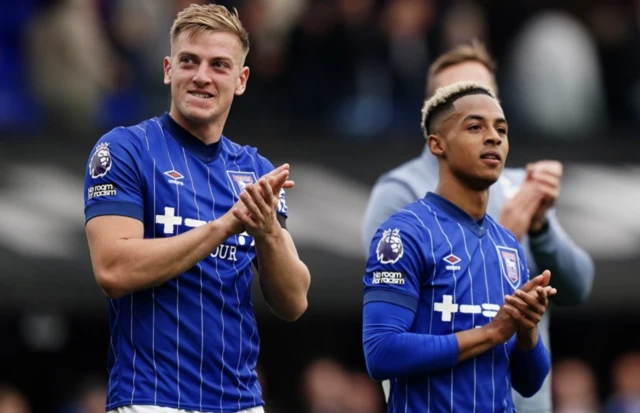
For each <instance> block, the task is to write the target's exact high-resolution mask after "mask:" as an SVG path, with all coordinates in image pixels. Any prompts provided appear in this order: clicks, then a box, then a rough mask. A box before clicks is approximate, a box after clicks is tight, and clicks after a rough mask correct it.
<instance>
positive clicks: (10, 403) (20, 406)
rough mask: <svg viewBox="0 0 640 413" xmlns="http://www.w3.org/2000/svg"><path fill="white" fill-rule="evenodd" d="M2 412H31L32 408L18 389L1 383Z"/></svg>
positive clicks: (0, 400) (0, 412) (0, 411)
mask: <svg viewBox="0 0 640 413" xmlns="http://www.w3.org/2000/svg"><path fill="white" fill-rule="evenodd" d="M0 413H31V408H30V407H29V402H27V399H26V398H25V397H24V395H23V394H22V393H21V392H20V391H19V390H18V389H16V388H15V387H12V386H10V385H6V384H0Z"/></svg>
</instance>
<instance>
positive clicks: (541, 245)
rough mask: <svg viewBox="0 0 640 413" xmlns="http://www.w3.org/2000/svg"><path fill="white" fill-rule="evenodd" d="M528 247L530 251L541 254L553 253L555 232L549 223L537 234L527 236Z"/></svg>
mask: <svg viewBox="0 0 640 413" xmlns="http://www.w3.org/2000/svg"><path fill="white" fill-rule="evenodd" d="M529 245H530V246H531V250H532V251H533V252H535V251H542V252H553V251H554V250H555V249H556V248H555V231H554V230H553V227H552V224H551V222H549V223H548V224H547V228H546V229H544V230H543V231H541V232H540V233H538V234H534V235H531V234H529Z"/></svg>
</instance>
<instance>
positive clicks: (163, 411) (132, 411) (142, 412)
mask: <svg viewBox="0 0 640 413" xmlns="http://www.w3.org/2000/svg"><path fill="white" fill-rule="evenodd" d="M107 413H205V412H197V411H195V410H182V409H173V408H171V407H160V406H143V405H135V406H122V407H118V408H117V409H114V410H110V411H108V412H107ZM238 413H264V408H263V407H262V406H257V407H252V408H250V409H246V410H242V411H239V412H238Z"/></svg>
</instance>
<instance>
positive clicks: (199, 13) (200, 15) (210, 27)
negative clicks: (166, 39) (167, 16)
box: [170, 4, 249, 56]
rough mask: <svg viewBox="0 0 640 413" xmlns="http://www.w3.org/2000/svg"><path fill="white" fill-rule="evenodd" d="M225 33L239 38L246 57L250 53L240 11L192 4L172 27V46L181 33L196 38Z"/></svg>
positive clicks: (179, 15) (183, 11)
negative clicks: (207, 33) (208, 33)
mask: <svg viewBox="0 0 640 413" xmlns="http://www.w3.org/2000/svg"><path fill="white" fill-rule="evenodd" d="M215 31H224V32H230V33H233V34H235V35H236V36H238V39H240V43H242V49H243V50H244V53H245V56H246V55H247V53H249V33H248V32H247V31H246V30H245V28H244V26H242V22H241V21H240V17H239V15H238V10H236V9H235V8H234V9H233V11H230V10H229V9H227V8H226V7H224V6H221V5H218V4H205V5H199V4H192V5H190V6H189V7H187V8H186V9H184V10H182V11H181V12H180V13H178V16H177V17H176V19H175V21H174V22H173V25H172V26H171V36H170V37H171V44H173V42H174V41H175V40H176V39H177V38H178V36H179V35H180V33H183V32H187V33H189V36H191V37H192V36H196V35H198V34H202V33H206V32H215Z"/></svg>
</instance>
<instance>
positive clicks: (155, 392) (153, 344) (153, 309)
mask: <svg viewBox="0 0 640 413" xmlns="http://www.w3.org/2000/svg"><path fill="white" fill-rule="evenodd" d="M136 127H137V128H138V129H140V130H141V131H142V133H143V134H144V140H145V141H146V142H147V151H149V155H150V156H151V159H153V169H152V171H153V173H152V175H153V210H154V211H155V210H156V206H157V205H156V158H155V157H154V156H153V155H151V145H150V144H149V137H148V136H147V130H146V129H144V128H142V127H141V126H140V125H136ZM155 237H156V226H155V224H153V238H155ZM151 359H152V360H153V375H154V388H153V402H154V403H157V401H158V366H157V365H156V288H155V287H152V288H151Z"/></svg>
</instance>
